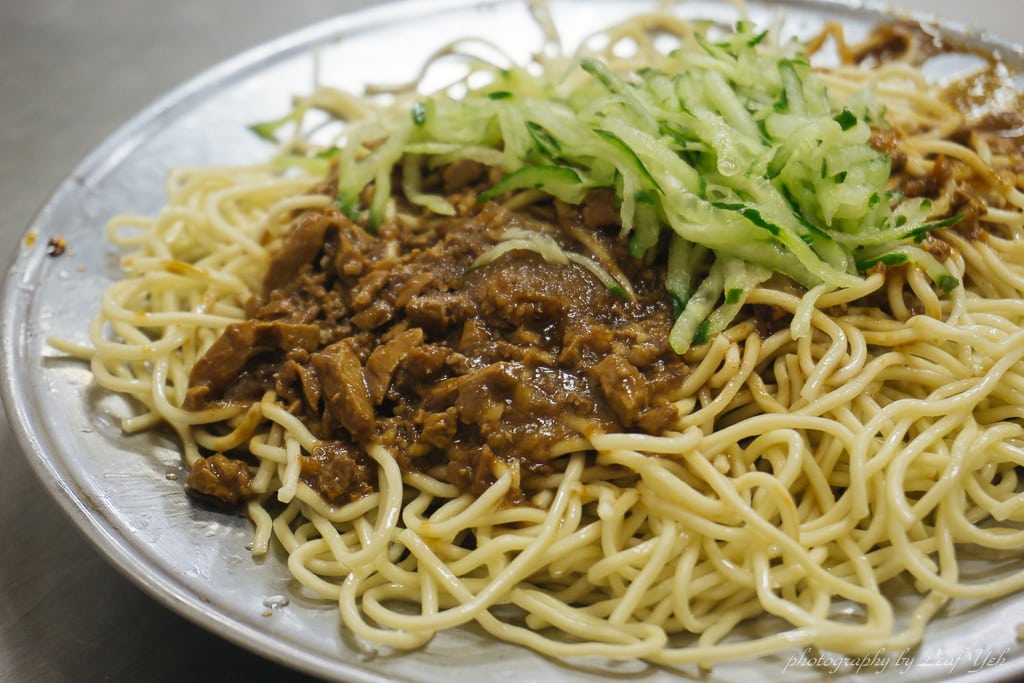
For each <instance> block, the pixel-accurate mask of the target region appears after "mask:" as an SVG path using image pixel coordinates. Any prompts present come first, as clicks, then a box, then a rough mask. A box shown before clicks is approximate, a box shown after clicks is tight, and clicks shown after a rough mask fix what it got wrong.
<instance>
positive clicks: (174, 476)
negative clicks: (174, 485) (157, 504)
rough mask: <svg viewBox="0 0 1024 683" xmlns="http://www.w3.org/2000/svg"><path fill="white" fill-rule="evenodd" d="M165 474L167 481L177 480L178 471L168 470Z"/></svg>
mask: <svg viewBox="0 0 1024 683" xmlns="http://www.w3.org/2000/svg"><path fill="white" fill-rule="evenodd" d="M165 476H166V477H167V480H168V481H177V480H178V473H177V472H168V473H167V474H166V475H165Z"/></svg>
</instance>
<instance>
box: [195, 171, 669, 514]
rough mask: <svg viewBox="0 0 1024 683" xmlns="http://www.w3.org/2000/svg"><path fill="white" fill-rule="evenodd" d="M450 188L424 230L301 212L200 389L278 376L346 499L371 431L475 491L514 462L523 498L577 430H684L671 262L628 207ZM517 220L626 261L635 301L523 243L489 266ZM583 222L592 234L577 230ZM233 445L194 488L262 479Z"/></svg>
mask: <svg viewBox="0 0 1024 683" xmlns="http://www.w3.org/2000/svg"><path fill="white" fill-rule="evenodd" d="M451 175H459V174H455V173H453V174H451ZM452 199H453V203H455V205H456V206H462V207H463V210H462V211H460V214H459V215H457V216H454V217H451V218H437V217H433V218H429V219H428V220H427V221H426V227H425V229H424V230H422V231H415V230H409V229H405V228H401V227H400V226H399V225H398V223H397V222H393V223H386V224H385V225H383V226H381V228H380V229H379V230H378V231H377V233H376V234H371V233H370V232H368V231H367V230H365V229H364V228H363V227H361V226H360V225H358V224H357V223H355V222H353V221H352V220H349V219H348V218H347V217H345V216H344V215H343V214H342V213H340V212H339V211H337V210H333V209H331V210H326V211H309V212H306V213H304V214H302V215H301V216H299V217H297V219H296V220H295V223H294V227H293V228H292V230H291V232H290V233H289V234H288V235H287V236H286V237H285V239H284V241H283V244H282V245H281V246H280V248H279V249H278V250H277V251H276V253H275V254H274V255H273V256H272V259H271V262H270V266H269V269H268V271H267V273H266V275H265V278H264V283H263V285H264V287H263V292H262V294H261V295H260V296H259V297H256V298H254V299H253V300H252V301H250V302H249V304H248V306H247V319H246V320H245V321H244V322H239V323H236V324H233V325H231V326H229V327H228V328H227V329H226V330H225V331H224V333H223V334H222V336H221V337H220V338H219V339H218V340H217V341H216V342H215V343H214V344H213V345H212V346H211V347H210V349H209V350H208V351H207V352H206V354H205V355H204V356H202V357H201V358H200V359H199V360H198V362H196V364H195V365H194V367H193V370H192V373H191V377H190V390H189V393H188V398H187V407H189V408H192V409H201V408H203V407H206V406H209V405H212V404H223V403H242V404H245V403H249V402H252V401H258V400H260V398H261V397H262V396H263V394H264V393H265V392H266V391H268V390H273V391H274V392H276V395H277V397H278V400H279V401H280V402H281V403H282V404H283V405H285V406H286V408H287V409H288V410H289V411H290V412H291V413H293V414H294V415H296V416H297V417H298V418H299V419H300V420H302V422H303V423H304V424H305V425H306V427H307V428H308V429H309V430H310V431H311V432H312V433H313V435H314V436H316V438H317V439H318V440H319V443H318V445H317V447H316V448H314V449H313V451H312V453H309V454H305V455H303V456H302V457H303V459H302V467H301V477H302V479H303V480H304V481H305V482H306V483H308V484H309V485H310V486H311V487H312V488H314V489H315V490H316V491H318V492H319V494H320V495H321V496H322V497H323V498H324V499H325V500H327V501H329V502H331V503H345V502H349V501H351V500H355V499H358V498H359V497H361V496H363V495H365V494H366V493H367V492H370V491H372V490H374V488H375V486H376V465H375V463H373V462H372V461H371V460H370V459H369V457H368V456H367V455H366V454H365V446H366V445H367V444H370V443H375V444H381V445H382V446H384V447H385V448H388V449H389V450H390V452H391V453H392V454H393V455H394V457H395V458H396V459H397V461H398V463H399V465H400V467H401V468H403V470H417V471H434V470H435V469H436V468H443V470H444V471H445V475H446V476H447V478H448V480H449V481H450V482H452V483H454V484H455V485H456V486H458V487H459V488H460V489H461V490H463V491H467V492H471V493H473V494H479V493H481V492H482V491H484V490H485V489H486V488H487V487H488V486H490V485H491V484H492V483H493V482H494V481H495V480H496V478H497V477H499V476H500V475H501V474H502V473H503V472H505V471H509V470H511V471H512V472H513V473H515V474H516V475H518V476H517V477H516V481H518V482H520V483H519V485H518V486H515V487H514V490H513V492H512V493H511V494H510V496H509V499H510V502H511V503H516V502H520V501H521V500H522V499H523V496H524V495H525V494H527V493H528V490H527V489H528V484H527V482H528V480H529V478H530V476H531V475H543V474H548V473H551V472H555V471H558V469H559V468H560V464H559V458H558V456H559V455H562V454H563V451H562V450H560V448H561V449H563V450H566V449H569V450H574V449H577V448H578V446H572V444H573V440H578V439H579V438H581V437H584V438H585V437H586V436H587V435H588V434H591V433H594V432H620V431H639V432H645V433H651V434H659V433H663V432H665V431H666V430H669V429H671V428H672V427H673V426H674V425H675V424H676V421H677V419H678V415H677V411H676V409H675V407H674V405H673V404H672V401H673V400H674V399H676V398H678V392H679V389H680V386H681V384H682V380H683V378H684V377H685V376H686V374H687V372H688V369H687V366H686V365H685V363H684V362H683V361H682V359H681V358H680V357H679V356H677V355H676V354H675V353H674V352H673V351H672V350H671V348H670V347H669V346H668V343H667V338H668V333H669V331H670V329H671V327H672V324H673V320H674V311H673V307H672V302H671V301H670V299H669V297H668V296H667V294H666V293H665V287H664V264H653V265H652V264H650V263H647V264H645V263H643V262H641V261H639V260H637V259H633V258H631V257H629V256H628V254H626V253H625V250H624V245H622V244H621V242H622V241H621V240H619V239H618V234H617V233H618V226H617V225H605V223H608V222H609V221H610V220H612V219H615V218H616V217H617V216H616V213H617V212H616V211H614V210H610V208H611V207H609V198H608V196H603V195H602V194H601V193H595V194H594V195H592V197H591V198H590V199H589V200H588V201H587V202H585V203H584V204H583V205H582V206H580V207H570V206H568V205H559V206H557V207H556V206H554V205H552V204H548V205H546V206H540V207H534V208H533V209H530V210H527V211H520V212H517V211H510V210H507V209H505V208H503V207H501V206H499V205H498V204H495V203H484V204H481V205H477V203H476V202H475V201H474V195H473V193H472V192H470V193H469V194H468V195H467V193H466V192H463V196H460V197H453V198H452ZM511 228H520V229H523V228H525V229H531V230H541V231H544V232H546V233H547V234H549V235H550V236H552V237H553V238H554V239H555V240H556V241H557V242H558V243H559V244H560V246H562V248H563V249H565V250H572V251H576V252H580V253H586V254H587V255H588V256H591V257H592V258H595V259H600V258H604V259H606V260H611V261H613V263H610V264H609V267H614V268H621V269H622V271H623V275H625V277H627V278H629V281H630V283H631V285H632V287H633V288H634V289H635V290H636V298H635V300H626V299H624V298H623V297H622V296H621V295H619V294H616V293H615V292H613V291H611V290H610V289H608V287H607V286H606V285H604V284H602V283H601V282H600V281H599V280H598V279H597V278H596V277H595V276H594V275H593V274H591V273H590V272H589V271H587V270H585V269H583V268H581V267H579V266H577V265H575V264H568V265H558V264H553V263H549V262H547V261H545V260H544V258H542V257H541V256H540V255H539V254H537V253H534V252H532V251H528V250H515V251H511V252H508V253H506V254H504V255H502V256H500V257H499V258H497V259H496V260H494V261H493V262H491V263H489V264H487V265H484V266H480V267H475V268H474V267H473V264H474V262H475V261H476V260H477V258H478V257H479V256H480V255H481V254H484V253H485V252H487V251H488V250H489V249H491V248H492V247H494V245H495V244H496V243H497V241H498V240H499V239H500V237H501V235H502V233H503V232H504V231H505V230H508V229H511ZM583 231H585V232H586V234H587V235H589V236H590V237H588V238H587V244H582V243H580V242H579V241H577V240H576V239H575V238H574V236H579V235H580V234H581V232H583ZM594 249H597V251H598V252H599V254H598V255H597V256H595V254H594V253H593V251H592V250H594ZM567 444H569V446H566V445H567ZM229 456H230V454H214V455H211V456H209V457H207V458H205V459H202V460H200V461H199V462H198V463H197V464H196V466H195V468H194V469H193V473H192V476H190V478H189V485H190V487H191V488H192V490H193V492H198V493H200V494H203V495H207V496H213V497H216V498H218V499H220V500H223V501H225V502H228V503H234V502H237V501H239V500H242V499H244V498H246V497H247V496H249V495H252V493H251V491H250V490H249V488H248V486H249V481H248V479H246V478H245V477H244V476H243V475H242V474H241V472H240V469H245V468H244V467H243V468H237V467H230V466H229V465H228V464H227V462H226V461H227V460H229V459H230V458H229Z"/></svg>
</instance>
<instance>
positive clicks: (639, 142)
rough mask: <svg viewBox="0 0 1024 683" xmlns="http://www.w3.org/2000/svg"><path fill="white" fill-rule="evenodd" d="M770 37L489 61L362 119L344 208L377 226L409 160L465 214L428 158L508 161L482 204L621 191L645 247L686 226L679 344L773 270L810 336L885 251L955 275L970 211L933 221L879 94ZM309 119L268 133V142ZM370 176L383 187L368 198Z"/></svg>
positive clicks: (947, 277) (715, 324) (892, 258)
mask: <svg viewBox="0 0 1024 683" xmlns="http://www.w3.org/2000/svg"><path fill="white" fill-rule="evenodd" d="M764 38H765V33H757V32H755V31H754V28H753V27H752V26H751V25H749V24H745V23H741V24H739V25H737V27H736V30H735V31H734V32H731V33H725V34H724V35H720V36H719V35H716V36H715V38H714V39H712V38H711V37H709V35H706V34H703V33H700V32H697V33H695V34H694V39H693V40H688V41H684V42H683V44H682V45H681V46H680V47H678V48H677V49H676V50H674V51H673V52H672V53H671V54H669V55H666V56H665V57H664V58H663V59H662V60H660V61H659V63H658V64H655V65H651V66H649V67H648V68H643V69H640V70H636V71H623V70H618V69H617V68H616V67H615V65H609V64H606V63H604V62H601V61H598V60H596V59H590V58H587V59H584V60H581V62H580V63H579V64H578V65H577V67H576V68H578V69H580V70H581V71H582V74H580V73H577V74H576V76H581V75H582V76H585V77H583V78H572V79H567V78H565V77H564V76H565V74H564V73H563V72H559V73H549V74H542V75H539V76H538V75H535V74H534V73H532V72H530V71H529V70H528V69H527V68H525V67H524V68H513V69H498V68H492V67H487V66H486V65H482V66H481V65H478V66H477V68H481V69H489V71H490V76H491V79H490V83H489V84H488V85H487V86H486V87H484V88H480V89H475V90H474V89H470V90H469V92H468V93H467V94H465V95H464V96H461V97H459V98H453V97H451V96H449V95H446V94H436V95H431V96H423V97H420V98H419V99H418V100H417V101H416V102H415V103H413V104H408V105H406V106H405V109H403V110H401V111H399V112H392V113H390V114H389V115H385V116H383V117H382V118H381V119H380V120H378V121H375V122H374V123H373V124H372V125H370V126H368V127H367V131H364V130H362V129H361V128H359V127H354V130H353V131H352V132H351V133H350V134H349V137H348V139H347V140H346V147H345V149H343V151H342V152H341V153H340V154H338V155H337V157H336V158H337V163H338V164H339V187H338V195H339V205H340V206H341V207H342V208H343V209H345V210H346V211H347V212H348V213H349V214H350V215H365V216H367V217H368V221H369V224H370V226H371V227H373V226H374V225H375V224H376V223H377V222H379V221H380V220H382V217H383V215H384V212H385V208H386V203H385V195H384V194H383V191H384V190H387V189H388V188H389V185H390V179H391V171H392V169H393V168H395V167H396V166H397V168H399V169H400V171H401V172H402V174H403V177H404V180H403V187H405V188H406V191H407V194H409V193H412V196H411V197H410V199H411V201H413V202H415V203H418V204H421V205H422V206H425V207H428V208H430V209H431V210H434V211H436V212H438V213H451V211H452V209H451V206H450V205H449V204H448V203H447V202H446V201H445V200H444V199H443V198H442V197H439V196H430V195H428V194H425V193H424V192H423V191H422V190H421V184H420V178H421V175H420V171H419V170H418V169H417V164H420V163H422V164H423V165H425V166H427V167H436V166H439V165H441V164H444V163H448V162H450V161H454V160H456V159H458V158H470V159H474V160H478V161H481V162H483V163H486V164H488V165H490V166H492V167H497V168H498V169H500V170H501V171H503V172H504V173H505V177H504V179H503V180H501V181H500V182H498V183H497V184H496V185H494V186H493V187H492V188H491V189H490V190H488V191H487V192H485V193H483V194H482V195H481V197H480V199H481V200H482V201H486V200H489V199H495V198H499V197H501V196H502V195H504V194H506V193H510V192H515V191H519V190H523V189H530V190H540V191H542V192H545V193H547V194H549V195H551V196H553V197H555V198H557V199H559V200H561V201H564V202H568V203H572V204H578V203H581V202H582V201H584V199H585V197H586V195H587V193H588V192H589V191H591V190H593V189H595V188H610V189H612V190H614V191H615V193H616V195H617V197H618V199H619V206H620V218H621V223H622V237H623V238H624V239H627V240H629V250H630V253H631V254H632V255H633V256H634V257H637V258H643V257H644V256H645V255H646V254H647V253H648V252H649V250H650V249H652V248H654V247H655V246H656V245H658V244H659V243H663V242H662V236H663V235H664V234H665V233H666V232H667V233H669V235H670V236H671V237H670V239H668V240H666V241H667V243H668V244H669V254H668V275H667V279H666V287H667V289H668V291H669V293H670V294H671V296H672V297H673V300H674V301H675V302H676V305H677V310H678V314H679V317H678V321H677V324H676V326H675V328H674V329H673V331H672V336H671V342H672V345H673V347H674V348H675V350H676V351H678V352H679V353H683V352H685V351H686V350H687V349H689V348H690V346H691V345H692V344H694V343H700V342H702V341H704V340H705V339H707V338H709V336H710V335H714V334H717V333H718V332H720V331H721V330H723V329H725V327H726V326H728V324H729V323H730V321H731V320H732V319H733V318H734V316H735V315H736V314H737V313H738V311H739V309H740V307H741V306H742V305H743V302H744V301H745V300H746V297H747V294H748V293H749V292H750V290H751V289H753V288H754V287H756V286H757V285H758V284H759V283H761V282H763V281H764V280H766V279H767V278H768V277H769V276H770V275H771V273H772V272H778V273H781V274H783V275H786V276H788V277H790V278H791V279H792V280H794V281H795V282H797V283H798V284H800V285H801V286H803V287H804V288H806V290H807V292H808V293H807V295H806V297H805V302H804V303H805V304H806V305H804V306H802V307H801V309H800V314H799V315H798V316H796V318H795V320H794V323H793V325H792V331H793V333H794V335H796V336H799V335H804V334H808V333H809V330H810V326H809V320H810V312H811V309H812V308H813V305H814V301H815V300H816V299H817V298H818V297H819V296H821V294H823V293H825V292H827V291H830V290H835V289H838V288H843V287H850V286H854V285H856V284H858V283H860V282H862V281H863V277H864V273H865V272H866V270H867V269H869V268H871V267H874V266H875V265H877V264H879V263H883V264H897V263H909V264H914V265H917V266H919V267H921V268H922V270H924V272H926V273H927V274H928V276H929V277H930V278H931V279H932V280H933V281H934V282H935V284H936V286H937V287H938V288H939V289H941V290H949V289H950V288H951V287H955V286H956V285H957V284H958V283H957V281H956V279H955V278H954V277H953V276H952V275H951V274H950V273H949V271H948V270H947V269H946V268H945V267H944V266H943V265H942V264H941V263H939V262H938V261H937V260H936V259H935V258H934V257H933V256H932V255H931V254H929V253H928V252H926V251H924V250H923V249H921V248H920V247H918V246H916V244H917V243H918V242H920V240H921V239H923V237H924V236H925V235H926V234H927V233H928V232H929V231H931V230H934V229H936V228H940V227H945V226H947V225H950V224H951V223H954V222H956V220H957V218H956V217H954V218H952V219H946V220H941V221H932V220H929V209H930V206H929V205H928V204H927V202H922V201H920V200H914V201H909V200H904V198H902V197H900V196H898V195H895V194H893V193H890V192H889V191H888V190H887V184H888V181H889V176H890V172H891V168H890V166H891V164H890V160H889V158H888V157H887V156H885V155H884V154H881V153H879V152H877V151H875V150H874V149H873V148H872V147H871V146H870V144H869V138H870V135H871V122H873V121H876V120H877V119H878V118H879V112H878V110H877V108H873V107H872V106H870V102H871V98H870V95H863V96H860V97H855V98H853V99H852V100H850V101H849V102H847V103H846V105H845V106H844V105H843V104H840V103H837V102H835V101H833V100H832V99H831V98H830V96H829V93H828V92H827V89H826V87H825V84H824V82H823V80H822V79H821V78H819V77H818V76H817V75H816V74H815V73H814V72H813V70H812V69H811V66H810V63H809V62H808V60H807V59H806V57H805V56H804V55H803V54H802V53H801V52H800V46H799V44H797V43H796V42H790V43H788V44H785V45H783V46H781V47H777V46H776V47H769V46H768V44H769V43H770V42H772V41H766V40H764ZM296 117H301V113H299V114H296V113H294V112H293V113H292V114H290V115H288V116H286V117H283V118H281V119H279V120H277V121H272V122H269V123H268V124H264V125H261V126H257V127H256V128H255V130H257V131H258V132H259V133H260V134H261V135H263V136H267V135H270V134H272V133H273V131H274V130H275V127H276V126H279V125H286V124H287V123H288V122H291V121H294V120H295V119H296ZM371 142H373V144H370V143H371ZM412 155H415V159H417V162H416V164H413V163H411V162H409V161H408V159H409V158H410V157H411V156H412ZM420 160H421V161H420ZM291 163H298V162H296V161H295V160H294V159H293V160H292V161H291ZM316 163H318V164H322V163H323V162H322V161H319V160H318V161H317V162H316ZM368 185H373V186H374V187H375V191H374V192H373V193H372V194H371V195H369V196H370V197H372V199H371V200H370V206H368V207H364V206H362V205H361V202H362V201H364V198H365V197H366V196H367V195H366V193H364V189H365V188H366V187H367V186H368ZM367 210H368V213H361V212H365V211H367ZM499 247H500V248H496V250H493V251H492V252H491V253H489V254H488V255H487V259H486V260H490V259H492V258H494V257H495V256H496V254H498V253H503V252H504V251H507V250H509V249H513V248H531V249H534V250H537V251H540V252H542V253H544V254H546V257H549V258H564V256H556V254H557V252H556V250H555V249H554V248H552V245H551V244H550V243H549V242H548V240H546V239H544V238H539V237H538V238H529V237H524V236H522V235H518V236H516V237H515V239H512V240H509V241H506V242H504V243H502V244H500V245H499ZM582 258H585V257H580V258H574V259H573V260H574V261H576V262H580V263H582V261H581V259H582ZM478 265H479V264H478ZM588 267H589V266H588ZM601 276H602V280H603V281H606V283H607V284H608V286H609V287H616V286H618V285H617V284H616V281H615V280H614V278H611V277H610V276H607V274H606V273H604V272H603V270H602V272H601Z"/></svg>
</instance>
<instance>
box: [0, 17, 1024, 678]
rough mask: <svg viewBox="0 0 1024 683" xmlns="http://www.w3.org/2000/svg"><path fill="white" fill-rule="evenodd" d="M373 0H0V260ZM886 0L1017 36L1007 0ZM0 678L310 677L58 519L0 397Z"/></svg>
mask: <svg viewBox="0 0 1024 683" xmlns="http://www.w3.org/2000/svg"><path fill="white" fill-rule="evenodd" d="M371 4H374V3H373V1H372V0H301V1H299V2H289V3H284V2H276V1H275V0H218V1H217V2H208V0H175V1H174V2H160V1H157V0H138V1H137V2H123V0H88V2H86V1H84V0H78V1H76V0H32V1H31V2H28V1H25V2H21V1H18V0H9V1H7V2H0V245H2V247H0V263H2V264H4V265H6V264H7V263H8V262H9V260H10V258H11V256H12V253H13V252H14V250H15V249H16V246H17V244H18V242H19V240H20V239H21V236H22V234H23V233H24V231H25V230H26V228H27V226H28V224H29V222H30V221H31V219H32V217H33V215H34V213H35V212H36V211H37V210H38V209H39V207H40V206H41V205H42V204H43V202H44V201H45V200H46V199H47V197H48V196H49V194H50V193H51V192H52V191H53V190H54V189H55V188H56V186H57V185H58V183H60V181H61V180H63V178H64V177H65V176H67V175H68V174H69V173H70V171H71V170H72V168H73V167H74V166H75V165H76V164H77V162H78V161H79V160H80V159H81V158H82V157H83V156H85V155H86V154H87V153H88V152H89V151H90V150H91V149H92V148H94V147H95V146H96V145H97V144H99V143H100V142H101V141H102V140H103V139H104V138H105V137H106V136H108V135H109V134H110V133H111V132H112V131H113V130H114V129H115V128H116V127H117V126H119V125H120V124H121V123H123V122H124V121H125V120H127V119H128V118H129V117H131V116H133V115H134V114H135V113H136V112H138V111H139V110H140V109H142V108H143V107H144V106H145V105H147V104H149V103H150V102H151V101H153V100H154V99H156V98H157V97H158V96H160V95H162V94H163V93H165V92H166V91H168V90H170V89H171V88H173V87H175V86H177V85H179V84H180V83H182V82H184V81H186V80H188V79H189V78H191V77H192V76H194V75H195V74H197V73H199V72H201V71H203V70H205V69H206V68H208V67H210V66H212V65H214V64H216V63H218V62H220V61H221V60H223V59H226V58H228V57H230V56H232V55H234V54H236V53H238V52H240V51H242V50H245V49H247V48H249V47H253V46H255V45H257V44H259V43H261V42H264V41H266V40H268V39H271V38H274V37H276V36H278V35H280V34H283V33H287V32H290V31H293V30H296V29H299V28H303V27H305V26H307V25H309V24H312V23H314V22H317V21H319V20H321V19H325V18H327V17H330V16H334V15H337V14H340V13H344V12H348V11H351V10H356V9H359V8H362V7H366V6H369V5H371ZM891 4H894V5H897V6H899V7H905V8H908V9H913V10H917V11H922V12H928V13H931V14H933V15H936V16H942V17H945V18H948V19H952V20H954V21H957V22H961V23H964V24H966V25H969V26H976V27H980V28H983V29H987V30H990V31H992V32H993V33H996V34H998V35H1001V36H1003V37H1005V38H1008V39H1010V40H1015V41H1017V42H1018V43H1024V24H1022V23H1021V22H1020V21H1019V17H1018V16H1016V15H1017V9H1018V5H1017V2H1016V1H1015V0H975V1H974V2H964V1H963V0H899V1H895V0H894V1H893V2H892V3H891ZM0 472H2V474H0V681H4V682H7V681H14V682H19V683H20V682H22V681H57V682H60V681H182V680H188V681H200V682H201V681H221V680H224V679H225V678H226V677H227V678H230V679H231V680H240V679H242V678H243V677H245V678H248V679H249V680H309V679H308V678H306V677H304V676H300V675H299V674H294V673H291V672H289V671H287V670H285V669H283V668H281V667H279V666H277V665H275V664H272V663H269V662H266V661H264V660H262V659H261V658H259V657H258V656H257V655H254V654H251V653H249V652H247V651H245V650H243V649H241V648H239V647H236V646H234V645H232V644H230V643H228V642H227V641H224V640H222V639H220V638H218V637H217V636H216V635H215V634H211V633H209V632H208V631H206V630H204V629H202V628H199V627H197V626H194V625H193V624H191V623H189V622H188V621H186V620H185V619H183V618H181V617H179V616H177V615H176V614H174V613H172V612H170V611H169V610H168V609H166V608H164V607H163V606H162V605H160V604H158V603H157V602H155V601H154V600H152V599H151V598H149V597H148V596H147V595H145V594H144V593H143V592H142V591H140V590H139V589H137V588H136V587H135V586H134V585H133V584H132V583H131V582H129V580H127V579H126V578H124V577H122V576H121V575H120V574H119V573H117V572H116V571H115V570H114V569H113V568H112V567H111V566H110V565H109V564H107V562H106V561H105V560H104V559H103V558H102V557H101V556H100V554H99V553H98V552H96V551H95V550H94V549H93V548H92V547H91V546H90V545H89V544H88V543H87V542H86V541H85V540H84V539H83V537H82V536H81V535H80V533H79V532H78V531H77V530H76V528H75V527H74V526H73V525H72V524H71V523H70V522H69V521H68V520H67V519H66V518H65V517H64V514H63V513H62V512H61V510H60V509H59V507H58V506H57V505H56V504H55V503H54V501H53V500H52V499H51V498H50V497H49V495H48V494H47V493H46V491H45V490H44V488H43V487H42V485H41V484H40V483H39V482H38V481H37V480H36V477H35V475H34V474H33V472H32V470H31V469H30V467H29V465H28V464H27V462H26V461H25V459H24V458H23V456H22V453H21V449H20V447H19V445H18V443H17V440H16V439H15V437H14V434H13V433H12V431H11V428H10V425H9V423H8V421H7V417H6V415H4V413H3V412H2V410H0Z"/></svg>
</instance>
